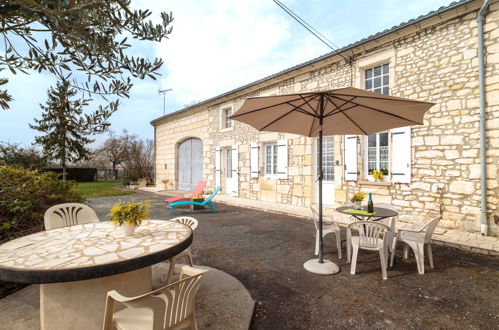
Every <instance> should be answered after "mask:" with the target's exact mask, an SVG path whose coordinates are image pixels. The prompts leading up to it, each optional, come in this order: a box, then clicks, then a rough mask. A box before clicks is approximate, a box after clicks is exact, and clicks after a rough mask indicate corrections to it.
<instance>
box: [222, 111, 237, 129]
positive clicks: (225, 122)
mask: <svg viewBox="0 0 499 330" xmlns="http://www.w3.org/2000/svg"><path fill="white" fill-rule="evenodd" d="M230 115H232V107H224V108H222V109H221V116H220V117H221V120H220V122H221V129H222V131H229V130H231V129H233V128H234V123H233V122H232V119H229V117H230Z"/></svg>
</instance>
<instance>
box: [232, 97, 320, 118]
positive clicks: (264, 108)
mask: <svg viewBox="0 0 499 330" xmlns="http://www.w3.org/2000/svg"><path fill="white" fill-rule="evenodd" d="M311 96H312V98H313V95H311ZM301 97H303V96H301V95H300V97H299V98H297V99H294V100H287V101H284V102H281V103H277V104H272V105H269V106H266V107H263V108H258V109H254V110H251V111H248V112H245V113H241V114H237V113H235V114H233V115H232V116H230V118H231V119H234V118H236V117H240V116H245V115H248V114H250V113H253V112H257V111H262V110H266V109H269V108H273V107H277V106H279V105H283V104H289V102H293V101H299V100H300V98H301ZM253 99H256V98H253Z"/></svg>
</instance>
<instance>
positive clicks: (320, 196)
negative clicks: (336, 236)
mask: <svg viewBox="0 0 499 330" xmlns="http://www.w3.org/2000/svg"><path fill="white" fill-rule="evenodd" d="M322 120H323V118H322V116H321V118H320V119H319V125H320V131H319V146H318V148H319V161H318V162H317V163H318V164H317V165H318V167H319V263H320V264H322V263H324V245H323V244H324V243H323V240H322V174H323V173H322Z"/></svg>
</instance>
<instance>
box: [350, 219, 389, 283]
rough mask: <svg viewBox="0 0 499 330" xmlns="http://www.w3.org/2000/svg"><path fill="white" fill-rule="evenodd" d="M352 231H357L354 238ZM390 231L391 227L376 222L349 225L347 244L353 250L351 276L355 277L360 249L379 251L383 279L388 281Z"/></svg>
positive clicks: (360, 222)
mask: <svg viewBox="0 0 499 330" xmlns="http://www.w3.org/2000/svg"><path fill="white" fill-rule="evenodd" d="M352 231H356V232H357V233H358V235H353V236H352ZM390 231H391V230H390V227H388V226H387V225H384V224H382V223H379V222H374V221H357V222H353V223H351V224H349V225H348V227H347V244H348V246H351V247H352V250H353V253H352V264H351V267H350V274H352V275H355V269H356V267H357V255H358V253H359V249H362V250H370V251H379V258H380V260H381V273H382V275H383V279H384V280H386V279H387V276H386V266H387V264H388V245H389V239H388V237H389V235H388V234H389V233H390ZM348 257H350V256H348ZM347 262H350V260H347Z"/></svg>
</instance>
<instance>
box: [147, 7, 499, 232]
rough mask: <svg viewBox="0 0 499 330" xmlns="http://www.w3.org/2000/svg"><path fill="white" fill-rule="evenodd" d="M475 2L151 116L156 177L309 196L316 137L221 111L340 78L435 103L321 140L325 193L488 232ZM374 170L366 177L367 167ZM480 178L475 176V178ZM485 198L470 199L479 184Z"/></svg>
mask: <svg viewBox="0 0 499 330" xmlns="http://www.w3.org/2000/svg"><path fill="white" fill-rule="evenodd" d="M482 4H483V2H482V1H469V0H468V1H466V0H462V1H458V2H454V3H452V4H450V5H449V6H447V7H442V8H440V9H438V10H436V11H432V12H430V13H428V14H426V15H423V16H420V17H418V18H416V19H413V20H410V21H408V22H406V23H402V24H400V25H398V26H395V27H393V28H391V29H389V30H385V31H383V32H380V33H377V34H375V35H373V36H370V37H368V38H365V39H362V40H360V41H358V42H356V43H353V44H351V45H348V46H346V47H344V48H342V49H340V50H339V51H337V52H331V53H329V54H326V55H324V56H321V57H319V58H315V59H313V60H310V61H308V62H306V63H302V64H299V65H296V66H295V67H292V68H289V69H287V70H284V71H282V72H279V73H277V74H274V75H272V76H269V77H265V78H262V79H260V80H258V81H255V82H253V83H250V84H248V85H245V86H242V87H240V88H237V89H234V90H232V91H229V92H227V93H224V94H222V95H218V96H216V97H213V98H211V99H208V100H205V101H202V102H200V103H198V104H195V105H193V106H189V107H187V108H184V109H181V110H178V111H176V112H173V113H170V114H167V115H165V116H162V117H160V118H158V119H155V120H153V121H152V122H151V124H152V125H153V126H154V129H155V142H156V184H157V186H161V187H164V189H179V190H192V189H193V188H194V186H195V185H196V184H197V182H198V180H199V179H205V180H207V181H208V183H207V190H211V189H213V188H214V187H215V186H218V185H221V186H222V192H223V193H224V194H230V195H233V196H238V197H239V198H245V199H253V200H258V201H265V202H272V203H281V204H290V205H295V206H303V207H308V206H309V205H310V204H315V203H317V183H316V177H317V168H316V159H317V146H316V139H314V138H308V137H303V136H299V135H292V134H282V133H274V132H259V131H257V130H255V129H253V128H252V127H250V126H247V125H245V124H242V123H239V122H235V121H232V120H230V119H229V116H230V114H231V113H233V112H235V111H236V110H237V109H238V108H239V107H240V106H241V104H242V103H243V101H244V100H245V98H246V97H249V96H264V95H277V94H290V93H297V92H303V91H317V90H327V89H334V88H340V87H346V86H353V87H357V88H363V89H367V90H370V91H374V92H377V93H384V94H390V95H394V96H400V97H406V98H412V99H416V100H422V101H429V102H434V103H436V105H435V106H434V107H433V108H431V109H430V111H429V112H427V114H426V115H425V124H424V125H422V126H413V127H403V128H398V129H393V130H390V131H386V132H381V133H378V134H373V135H369V136H329V137H326V138H325V143H324V146H323V148H324V155H325V158H324V159H325V164H324V202H325V204H327V205H330V206H334V207H337V206H341V205H344V204H346V203H349V199H350V198H351V195H352V194H353V193H354V192H357V191H359V190H360V191H364V192H372V193H373V199H374V201H375V202H388V203H392V204H393V205H395V206H396V207H397V208H398V209H399V210H400V214H403V215H404V216H402V217H401V220H404V219H405V220H407V221H410V219H412V218H415V217H419V218H421V217H423V218H430V217H434V216H437V215H439V214H441V215H442V221H441V222H440V226H441V227H444V228H453V229H462V230H466V231H473V232H476V231H480V230H482V232H483V233H486V232H487V231H488V235H493V236H497V235H498V223H499V209H498V204H499V182H498V164H499V1H497V0H493V1H490V4H489V5H488V8H486V10H485V11H482V12H483V34H482V35H483V40H484V42H483V50H484V52H483V54H484V55H483V60H484V68H485V70H484V74H483V81H484V88H483V90H481V89H480V74H479V66H480V56H479V48H480V47H479V41H478V40H479V36H480V35H481V34H480V29H479V24H478V20H477V16H478V13H479V10H480V8H481V6H482ZM481 95H482V97H484V100H485V106H484V111H485V116H484V122H485V130H484V133H485V138H486V139H485V142H486V143H485V145H484V146H483V147H484V149H485V155H486V156H485V160H484V161H485V162H486V171H483V170H481V158H480V140H481V137H480V124H479V123H480V96H481ZM372 169H378V170H380V171H382V172H383V173H384V174H385V175H384V181H382V182H375V181H374V180H373V178H372V176H371V175H370V174H369V172H370V171H371V170H372ZM483 183H485V186H484V185H483ZM482 186H483V187H484V188H485V191H486V205H485V206H486V207H485V208H484V209H481V205H482V204H481V203H483V200H482V194H481V187H482Z"/></svg>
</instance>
